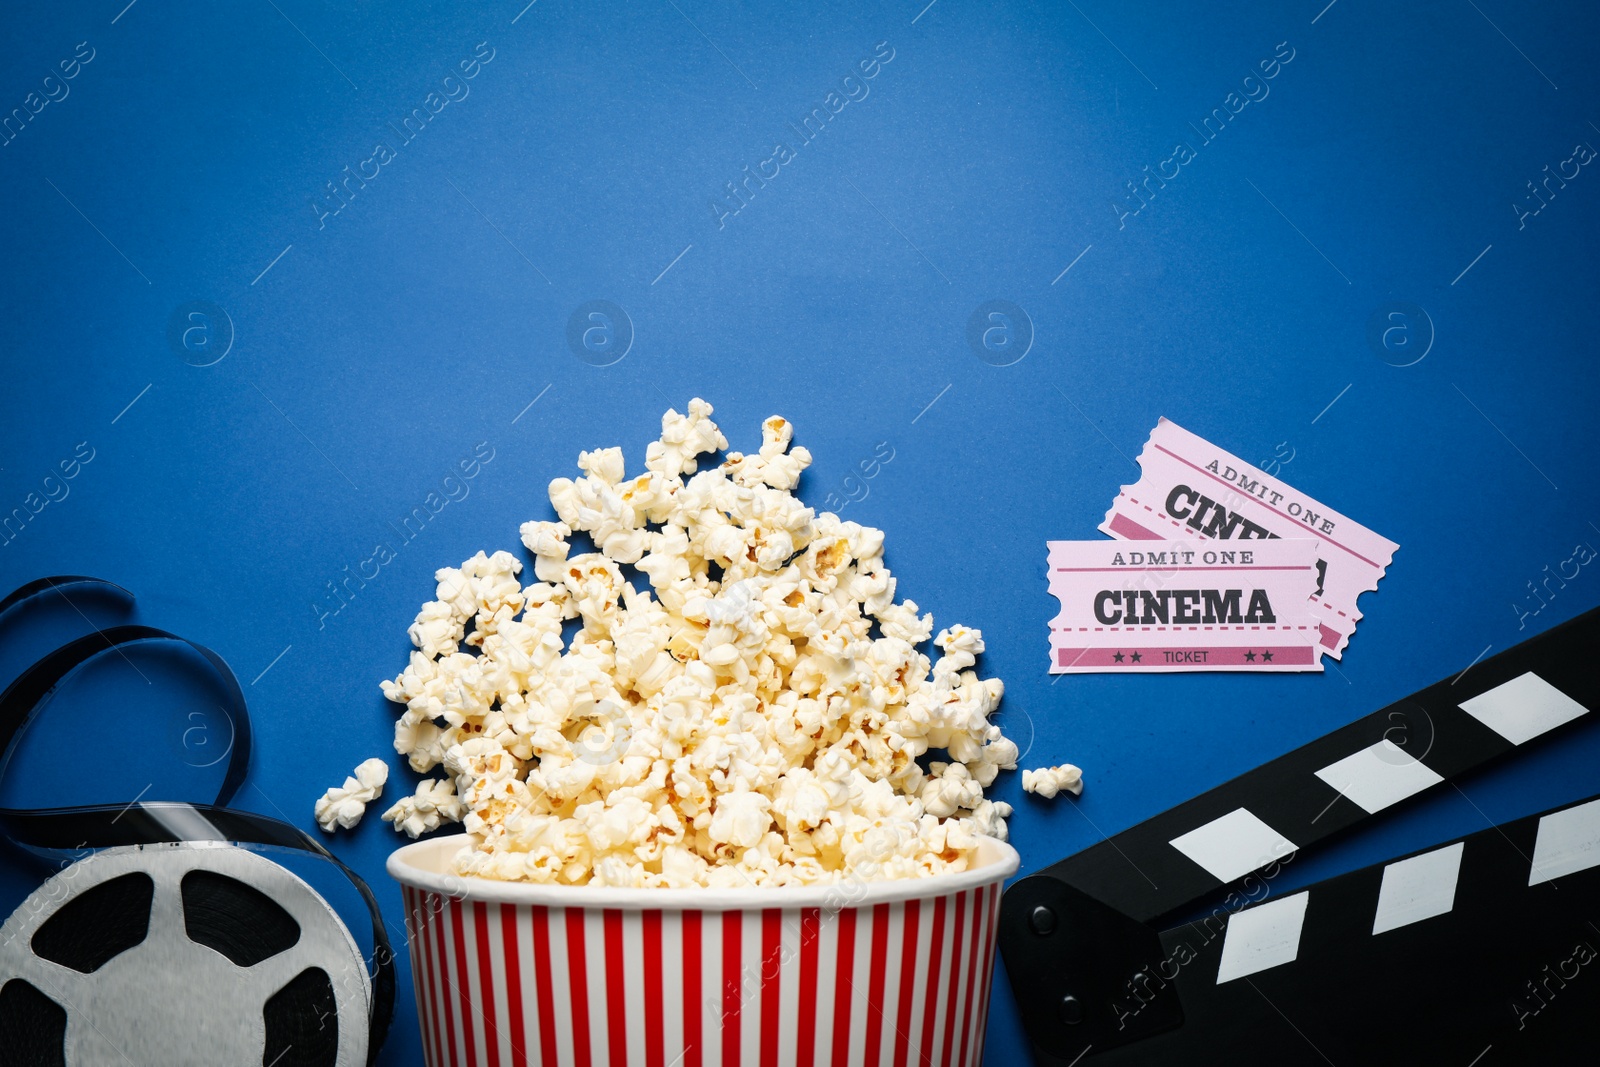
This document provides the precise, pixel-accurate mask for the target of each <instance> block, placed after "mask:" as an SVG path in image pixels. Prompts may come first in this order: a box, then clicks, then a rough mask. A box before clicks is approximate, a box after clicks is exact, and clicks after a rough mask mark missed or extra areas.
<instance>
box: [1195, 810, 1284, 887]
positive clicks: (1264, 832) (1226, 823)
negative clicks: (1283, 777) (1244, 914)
mask: <svg viewBox="0 0 1600 1067" xmlns="http://www.w3.org/2000/svg"><path fill="white" fill-rule="evenodd" d="M1171 845H1172V847H1173V848H1175V849H1177V850H1178V851H1179V852H1182V853H1183V854H1184V855H1185V856H1188V857H1189V858H1190V859H1192V860H1194V861H1195V862H1196V863H1198V864H1199V865H1200V866H1202V867H1204V868H1205V869H1206V870H1207V871H1209V872H1210V873H1211V876H1212V877H1213V878H1216V879H1217V880H1218V881H1222V882H1231V881H1233V880H1234V879H1235V878H1243V877H1244V876H1245V875H1247V874H1249V873H1250V872H1251V871H1253V870H1256V869H1258V868H1260V867H1265V866H1266V865H1267V864H1269V863H1271V862H1272V861H1273V860H1280V859H1283V858H1284V857H1285V856H1289V855H1292V854H1293V853H1294V851H1295V846H1294V843H1293V842H1291V841H1290V840H1289V839H1288V838H1287V837H1284V836H1283V835H1282V834H1280V833H1279V832H1278V831H1276V830H1274V829H1273V828H1272V827H1270V826H1268V825H1267V824H1266V823H1265V822H1262V821H1261V819H1260V818H1259V817H1258V816H1257V815H1255V814H1254V813H1253V812H1251V811H1249V810H1247V809H1245V808H1236V809H1235V810H1233V811H1230V812H1228V814H1226V815H1224V816H1222V817H1221V818H1220V819H1212V820H1211V821H1210V822H1208V823H1206V824H1205V825H1204V826H1199V827H1196V828H1195V829H1193V830H1190V831H1189V832H1188V833H1186V834H1183V835H1181V836H1179V837H1175V838H1173V839H1172V841H1171Z"/></svg>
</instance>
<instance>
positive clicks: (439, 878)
mask: <svg viewBox="0 0 1600 1067" xmlns="http://www.w3.org/2000/svg"><path fill="white" fill-rule="evenodd" d="M464 841H465V837H464V835H461V834H450V835H447V836H444V837H435V838H429V839H428V840H425V841H417V842H415V843H413V844H409V845H403V846H401V847H400V848H397V849H395V850H394V852H392V853H390V855H389V859H388V862H387V863H386V864H385V865H384V866H385V869H386V870H387V871H388V872H389V876H390V877H391V878H393V879H394V880H395V881H397V882H399V883H400V884H401V885H404V886H410V887H411V888H413V889H420V890H423V891H425V892H429V893H435V894H438V895H441V896H446V897H450V898H451V899H454V900H460V901H474V902H479V901H481V902H483V903H488V904H522V905H543V906H545V907H556V908H599V909H612V910H618V911H760V910H764V909H768V908H778V909H793V908H829V909H840V908H860V907H867V906H871V905H874V904H889V903H898V902H900V901H906V900H931V899H933V898H935V897H944V896H949V895H951V894H953V893H959V892H963V891H965V890H969V889H976V888H978V887H979V886H986V885H991V884H995V883H998V882H1002V881H1004V880H1006V879H1007V878H1010V877H1011V876H1012V875H1014V874H1016V873H1017V870H1018V868H1019V867H1020V866H1021V864H1022V857H1021V856H1020V855H1019V854H1018V853H1017V850H1016V849H1015V848H1013V847H1011V845H1009V844H1007V843H1006V842H1004V841H1001V840H1000V839H999V838H995V837H989V836H986V835H983V836H980V837H979V838H978V856H977V863H976V865H975V866H972V867H970V868H968V869H967V870H965V871H960V872H957V873H954V874H936V875H930V876H928V877H926V878H897V879H892V880H886V881H881V882H848V881H847V882H829V883H825V884H821V885H807V886H772V887H765V888H763V887H758V886H750V887H744V888H738V889H710V888H692V889H633V888H627V887H622V886H583V885H579V886H569V885H533V884H529V883H526V882H506V881H501V880H499V879H494V878H479V877H476V876H472V875H460V874H454V873H452V872H451V871H450V870H449V861H450V858H451V857H452V856H454V855H455V853H456V852H457V851H458V850H459V849H460V848H461V846H462V844H463V843H464Z"/></svg>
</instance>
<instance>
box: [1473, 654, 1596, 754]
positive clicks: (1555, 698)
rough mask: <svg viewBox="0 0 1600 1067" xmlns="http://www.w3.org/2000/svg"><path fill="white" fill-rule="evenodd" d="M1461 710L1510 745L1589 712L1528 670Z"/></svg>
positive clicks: (1536, 735) (1520, 742)
mask: <svg viewBox="0 0 1600 1067" xmlns="http://www.w3.org/2000/svg"><path fill="white" fill-rule="evenodd" d="M1461 710H1462V711H1464V712H1466V713H1467V714H1468V715H1471V716H1472V717H1473V718H1474V719H1477V720H1478V721H1479V722H1481V723H1483V725H1485V726H1487V727H1488V728H1489V729H1491V730H1493V731H1494V732H1495V733H1497V734H1499V735H1500V736H1501V737H1503V738H1505V739H1506V740H1507V741H1510V742H1511V743H1512V744H1513V745H1520V744H1523V743H1525V742H1527V741H1531V740H1533V739H1534V738H1535V737H1538V736H1539V735H1540V734H1543V733H1548V732H1549V731H1551V730H1554V729H1555V728H1556V727H1557V726H1560V725H1562V724H1563V723H1568V722H1571V721H1572V720H1573V719H1576V718H1577V717H1578V716H1580V715H1582V714H1584V713H1585V712H1586V711H1588V710H1589V709H1588V708H1586V707H1584V706H1583V705H1582V704H1580V703H1578V702H1577V701H1576V700H1573V699H1572V698H1571V697H1569V696H1567V694H1565V693H1563V692H1562V691H1561V690H1559V689H1557V688H1556V687H1555V686H1553V685H1551V684H1550V683H1549V682H1547V681H1545V680H1544V679H1543V678H1541V677H1539V676H1538V675H1537V674H1534V673H1533V672H1532V671H1529V672H1527V673H1526V674H1522V675H1519V676H1517V677H1516V678H1513V679H1511V680H1510V681H1509V682H1505V683H1503V684H1501V685H1497V686H1495V687H1494V688H1493V689H1491V690H1489V691H1488V692H1486V693H1480V694H1478V695H1477V696H1475V697H1473V698H1472V699H1470V700H1463V701H1462V702H1461Z"/></svg>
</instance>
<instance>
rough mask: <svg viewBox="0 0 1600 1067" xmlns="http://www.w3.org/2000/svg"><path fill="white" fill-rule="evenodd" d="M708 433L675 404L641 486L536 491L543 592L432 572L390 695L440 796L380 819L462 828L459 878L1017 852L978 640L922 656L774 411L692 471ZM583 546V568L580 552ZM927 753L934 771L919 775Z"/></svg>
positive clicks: (876, 568)
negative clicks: (741, 440) (545, 507)
mask: <svg viewBox="0 0 1600 1067" xmlns="http://www.w3.org/2000/svg"><path fill="white" fill-rule="evenodd" d="M711 414H712V409H711V405H710V404H707V403H706V402H704V401H703V400H699V399H696V400H693V401H691V402H690V404H689V408H688V413H687V414H679V413H678V412H676V411H671V410H669V411H668V412H667V413H666V415H665V416H664V417H663V418H662V420H661V438H660V440H659V441H655V442H653V443H651V445H650V446H649V448H648V450H647V452H646V457H645V471H644V472H643V473H641V474H637V475H635V476H633V477H631V478H630V477H628V476H626V474H625V473H624V469H623V456H622V450H621V449H620V448H606V449H599V450H596V451H592V452H583V453H581V454H580V455H579V457H578V466H579V468H580V469H581V470H582V471H583V476H582V477H579V478H577V479H569V478H557V479H556V480H554V481H553V482H551V483H550V490H549V493H550V502H551V503H552V504H553V505H554V507H555V511H556V515H557V516H558V519H559V521H556V522H537V521H536V522H527V523H524V524H523V526H522V530H521V533H522V542H523V544H524V545H526V546H527V548H528V550H529V551H530V552H531V553H532V555H533V560H534V563H533V571H534V575H535V576H536V577H537V579H538V581H536V582H535V583H533V584H531V585H528V586H526V587H524V586H523V585H522V583H521V582H520V581H519V579H518V575H519V574H520V573H521V571H522V563H521V562H520V561H519V560H518V559H517V558H516V557H514V556H512V555H511V554H509V553H506V552H496V553H494V554H493V555H492V556H485V555H484V554H483V553H481V552H480V553H478V554H477V555H476V556H474V557H473V558H471V559H469V560H467V561H466V562H465V563H463V564H462V565H461V566H460V567H459V568H455V567H447V568H444V569H442V570H440V571H439V572H438V573H437V575H436V576H435V577H436V578H437V581H438V592H437V599H436V600H433V601H430V602H429V603H427V604H425V605H423V607H422V610H421V612H420V613H419V614H418V615H417V618H416V621H415V623H414V624H413V625H412V626H411V628H410V636H411V640H412V642H413V644H415V646H416V651H414V652H412V653H411V661H410V664H409V666H407V668H406V669H405V670H404V671H403V672H402V673H401V674H400V676H399V677H398V678H396V679H394V680H393V681H392V682H391V681H386V682H384V683H383V692H384V695H385V696H386V697H388V698H389V699H390V700H392V701H395V702H396V703H400V704H404V705H405V712H404V714H402V715H401V716H400V720H399V722H398V724H397V725H396V727H395V741H394V746H395V749H396V751H398V752H400V753H401V754H402V755H406V756H409V757H410V763H411V766H412V768H414V769H415V770H417V771H419V772H423V773H427V772H429V771H432V770H434V769H435V768H439V767H442V768H443V770H444V772H445V775H446V776H445V777H440V778H436V779H431V780H427V781H424V782H423V783H422V784H421V786H419V787H418V789H417V790H416V793H415V794H414V795H412V796H408V797H404V798H402V799H401V800H400V801H399V802H398V803H396V804H395V805H394V806H393V807H391V808H390V809H389V810H388V811H387V812H386V813H385V814H384V816H383V818H384V819H385V820H387V821H389V822H391V823H393V824H394V826H395V828H396V829H397V830H402V831H404V832H405V833H407V834H409V835H410V836H412V837H417V836H418V835H420V834H422V833H425V832H427V831H430V830H434V829H437V828H438V827H439V826H440V825H441V824H443V823H446V822H454V821H458V820H459V821H461V822H463V823H464V824H465V829H466V842H467V844H466V846H465V847H464V848H463V849H462V850H461V852H460V853H459V854H458V855H457V857H456V860H455V869H456V871H457V872H458V873H461V874H471V875H479V876H485V877H491V878H500V879H510V880H518V881H527V882H542V883H561V884H570V885H583V884H590V885H619V886H635V887H655V886H661V887H687V886H718V887H742V886H747V885H795V884H810V883H819V882H829V881H836V880H840V879H844V878H852V877H853V878H860V879H865V880H878V879H890V878H910V877H917V876H921V875H932V874H940V873H947V872H955V871H961V870H964V869H966V867H967V865H968V864H969V863H970V862H972V860H973V857H974V853H975V850H976V848H977V844H978V839H979V836H980V835H985V834H988V835H993V836H996V837H1000V838H1004V837H1005V833H1006V827H1005V817H1006V816H1008V815H1010V814H1011V807H1010V805H1008V804H1005V803H1002V802H996V801H992V800H986V799H984V796H983V790H984V788H985V787H987V786H989V785H990V784H991V783H993V782H994V780H995V776H996V775H997V774H998V773H999V772H1000V771H1001V770H1013V769H1015V767H1016V761H1017V746H1016V745H1015V744H1014V743H1013V742H1011V741H1010V740H1008V739H1007V738H1005V737H1003V736H1002V735H1001V732H1000V729H999V727H997V726H995V725H992V724H991V723H990V722H989V716H990V715H991V713H993V712H994V711H995V708H996V706H997V705H998V704H999V702H1000V697H1001V693H1002V691H1003V689H1004V687H1003V685H1002V684H1001V682H1000V681H999V680H998V679H993V678H990V679H983V678H979V677H978V674H977V672H976V671H974V670H973V669H972V668H973V665H974V663H975V661H976V657H977V655H978V654H979V653H980V652H982V651H983V647H984V645H983V638H982V636H981V635H980V634H979V632H978V631H977V630H973V629H969V628H967V627H964V626H951V627H949V628H947V629H944V630H942V631H940V632H939V634H938V636H937V637H935V638H934V644H935V645H937V647H938V648H939V650H940V655H939V657H938V659H937V660H935V661H930V660H929V658H928V657H927V656H926V655H924V654H923V653H921V652H919V651H918V650H917V646H918V645H920V644H923V643H924V642H926V641H927V640H928V638H929V637H930V635H932V632H933V617H932V616H931V615H919V614H918V609H917V605H916V604H915V603H914V602H913V601H910V600H902V601H896V600H895V579H894V577H893V576H892V575H891V574H890V573H889V570H888V568H887V567H885V566H884V563H883V533H882V531H879V530H874V529H871V528H868V527H864V526H861V525H858V524H857V523H854V522H842V521H840V519H839V518H838V516H836V515H833V514H831V513H828V512H824V513H822V514H816V513H814V512H813V511H812V509H810V508H808V507H805V506H804V505H803V504H802V503H801V502H800V500H799V499H798V498H797V497H795V496H794V495H793V494H792V493H791V492H790V491H791V490H792V489H793V488H794V487H795V485H796V484H797V482H798V481H799V478H800V472H801V471H803V470H804V469H805V468H806V467H807V466H808V465H809V464H810V463H811V454H810V453H809V452H808V451H806V449H804V448H800V447H795V448H791V447H790V442H791V439H792V437H793V432H794V431H793V428H792V427H791V426H790V424H789V423H788V422H787V421H785V420H784V419H782V418H778V417H776V416H775V417H773V418H770V419H767V420H766V422H764V423H763V424H762V442H761V447H760V449H759V450H758V451H757V452H755V453H754V454H749V455H746V454H742V453H739V452H730V453H728V454H727V456H726V459H725V460H724V461H723V462H722V463H721V464H719V465H717V466H714V467H711V468H709V469H706V470H699V469H698V468H699V463H698V461H697V457H698V456H701V455H703V454H706V453H714V452H717V451H719V450H722V449H725V448H727V445H728V442H727V439H726V438H725V437H724V436H723V434H722V432H721V431H720V430H719V429H718V428H717V426H716V424H715V423H713V422H712V421H711ZM578 531H581V532H582V533H584V534H587V535H588V537H589V538H590V539H591V540H592V542H593V544H594V545H595V546H597V547H598V549H599V551H597V552H586V551H578V552H574V551H573V546H572V544H571V543H570V541H569V539H570V538H571V537H572V536H573V534H574V533H575V532H578ZM623 566H629V567H630V568H631V569H632V571H633V572H635V574H636V575H642V576H643V577H644V578H645V579H647V580H648V582H649V588H648V589H641V588H639V587H638V586H636V585H635V583H634V581H630V580H629V577H628V576H627V575H626V574H625V573H624V571H623V570H622V567H623ZM640 584H642V582H641V583H640ZM568 620H579V626H578V627H577V628H576V632H575V634H574V635H573V637H572V639H571V640H570V642H567V643H565V644H564V643H563V638H562V633H563V623H565V622H567V621H568ZM463 641H465V644H466V645H467V646H468V647H469V648H470V649H471V650H472V651H462V649H461V644H462V642H463ZM930 749H942V750H944V752H945V753H946V754H947V756H948V758H947V759H945V760H940V761H934V762H931V763H928V765H927V769H926V770H924V768H923V767H922V766H920V765H919V764H918V762H917V757H919V756H922V755H923V754H924V753H927V752H928V751H929V750H930ZM1072 770H1074V771H1075V770H1076V768H1072ZM361 784H362V783H359V782H351V783H347V786H359V785H361ZM1052 784H1055V783H1054V782H1052ZM1074 784H1075V783H1074ZM380 785H381V783H380ZM1060 787H1064V788H1069V789H1070V788H1071V785H1070V784H1068V783H1067V782H1065V781H1062V782H1061V783H1060ZM332 792H333V791H330V796H331V795H332ZM373 795H375V794H373ZM363 796H364V794H361V793H360V792H359V790H351V791H347V792H346V793H343V794H341V796H340V797H338V798H335V799H336V801H337V802H334V803H330V804H329V806H328V810H327V813H328V814H329V815H330V817H333V816H337V815H338V814H339V813H340V812H341V810H343V809H344V808H348V806H349V805H350V804H351V803H353V802H355V801H357V800H360V799H361V798H362V797H363ZM366 799H371V798H370V797H366ZM318 814H319V819H320V817H321V816H322V814H323V812H322V811H320V810H319V813H318ZM357 817H359V813H357ZM339 824H340V825H348V822H346V821H344V820H342V819H341V820H339Z"/></svg>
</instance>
